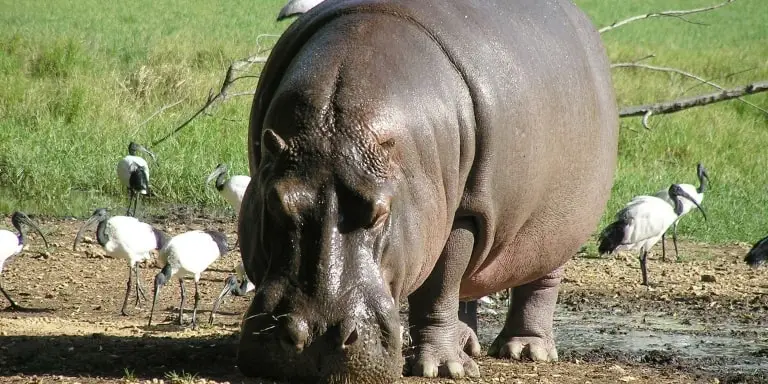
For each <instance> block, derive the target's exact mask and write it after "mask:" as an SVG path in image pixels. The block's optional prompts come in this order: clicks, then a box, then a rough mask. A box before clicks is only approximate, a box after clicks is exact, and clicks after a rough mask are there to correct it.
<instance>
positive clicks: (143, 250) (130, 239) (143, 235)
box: [72, 208, 167, 316]
mask: <svg viewBox="0 0 768 384" xmlns="http://www.w3.org/2000/svg"><path fill="white" fill-rule="evenodd" d="M94 223H98V225H97V226H96V240H97V241H98V243H99V245H101V247H102V248H104V251H105V252H106V253H107V255H109V256H111V257H115V258H124V259H126V260H127V261H128V282H127V283H126V287H125V298H124V299H123V307H122V309H121V310H120V313H122V314H123V315H124V316H127V315H128V313H127V312H126V307H127V306H128V296H129V294H130V292H131V286H132V284H131V280H134V284H133V285H135V287H136V306H138V305H139V303H140V301H141V299H144V300H146V293H145V292H144V287H142V285H141V278H140V277H139V267H138V264H139V263H140V262H142V261H144V260H148V259H149V258H150V257H151V254H152V251H154V250H159V249H161V248H162V247H163V246H164V245H165V242H166V240H167V235H166V234H165V233H164V232H162V231H160V230H158V229H157V228H154V227H153V226H151V225H149V224H147V223H143V222H141V221H139V220H138V219H136V218H135V217H130V216H112V217H110V216H109V214H108V213H107V209H106V208H99V209H96V210H95V211H93V214H92V215H91V217H90V218H88V220H87V221H86V222H85V223H84V224H83V226H82V227H80V230H79V231H78V232H77V236H75V243H74V244H73V245H72V250H73V251H76V250H77V244H78V243H79V242H80V240H81V239H82V238H83V234H84V233H85V230H86V229H88V228H89V227H90V226H91V225H93V224H94Z"/></svg>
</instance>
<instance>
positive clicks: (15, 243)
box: [0, 212, 48, 310]
mask: <svg viewBox="0 0 768 384" xmlns="http://www.w3.org/2000/svg"><path fill="white" fill-rule="evenodd" d="M11 224H12V225H13V227H14V228H16V231H17V232H18V233H13V232H11V231H9V230H6V229H2V230H0V292H2V293H3V296H5V298H6V299H8V302H10V303H11V305H10V307H9V308H10V309H13V310H20V309H23V308H22V307H21V306H19V305H18V304H16V302H15V301H13V299H11V296H10V295H9V294H8V292H6V291H5V289H3V281H2V273H3V266H5V263H7V262H9V261H10V260H11V258H12V257H14V256H16V255H18V254H19V253H21V250H22V249H24V227H22V226H21V225H22V224H24V225H26V226H29V227H30V228H32V229H34V230H35V232H37V234H39V235H40V237H42V238H43V241H44V242H45V247H46V248H48V240H46V239H45V236H44V235H43V232H41V231H40V228H38V227H37V225H35V223H34V222H33V221H32V220H30V218H29V217H27V215H26V214H24V212H14V213H13V215H12V216H11Z"/></svg>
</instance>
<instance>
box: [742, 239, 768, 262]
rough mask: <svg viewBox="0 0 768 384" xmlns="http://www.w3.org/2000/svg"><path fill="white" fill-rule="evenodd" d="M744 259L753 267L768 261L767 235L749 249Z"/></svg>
mask: <svg viewBox="0 0 768 384" xmlns="http://www.w3.org/2000/svg"><path fill="white" fill-rule="evenodd" d="M744 261H745V262H746V263H747V264H748V265H749V266H750V267H753V268H756V267H759V266H761V265H763V264H764V263H765V262H766V261H768V237H764V238H763V239H761V240H760V241H758V242H757V243H755V245H753V246H752V249H750V250H749V252H748V253H747V255H746V256H745V257H744Z"/></svg>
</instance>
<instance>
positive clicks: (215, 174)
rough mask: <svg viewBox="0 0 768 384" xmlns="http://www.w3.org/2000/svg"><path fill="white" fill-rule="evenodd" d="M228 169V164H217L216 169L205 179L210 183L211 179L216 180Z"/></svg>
mask: <svg viewBox="0 0 768 384" xmlns="http://www.w3.org/2000/svg"><path fill="white" fill-rule="evenodd" d="M227 170H228V167H227V165H226V164H219V165H217V166H216V169H214V170H213V172H211V173H210V174H209V175H208V177H207V178H206V179H205V183H206V184H209V183H210V182H211V181H213V180H215V179H216V178H217V177H219V175H221V174H223V173H226V172H227Z"/></svg>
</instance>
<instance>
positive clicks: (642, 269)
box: [640, 250, 648, 286]
mask: <svg viewBox="0 0 768 384" xmlns="http://www.w3.org/2000/svg"><path fill="white" fill-rule="evenodd" d="M647 261H648V251H645V250H643V254H642V255H640V272H642V273H643V285H645V286H648V263H647Z"/></svg>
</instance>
